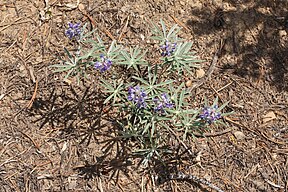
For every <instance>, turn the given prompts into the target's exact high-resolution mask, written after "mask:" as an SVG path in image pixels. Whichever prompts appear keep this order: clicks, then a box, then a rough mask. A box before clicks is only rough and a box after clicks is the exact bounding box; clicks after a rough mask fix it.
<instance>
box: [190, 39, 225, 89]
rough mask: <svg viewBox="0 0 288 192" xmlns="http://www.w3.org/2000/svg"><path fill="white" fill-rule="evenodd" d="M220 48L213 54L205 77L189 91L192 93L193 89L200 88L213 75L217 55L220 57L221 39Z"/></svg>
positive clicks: (221, 41)
mask: <svg viewBox="0 0 288 192" xmlns="http://www.w3.org/2000/svg"><path fill="white" fill-rule="evenodd" d="M219 44H220V47H219V48H218V50H217V51H216V53H215V54H214V57H213V60H212V62H211V65H210V66H209V69H208V71H207V73H206V74H207V75H206V76H204V77H202V78H201V79H200V80H199V81H198V82H196V83H195V84H194V85H193V86H192V87H191V88H190V91H192V90H193V89H195V88H198V87H200V86H201V85H202V84H203V83H204V82H205V81H207V80H208V79H209V78H210V77H211V75H212V73H213V71H214V69H215V66H216V64H217V61H218V58H219V55H220V53H221V50H222V47H223V40H222V39H221V40H220V43H219Z"/></svg>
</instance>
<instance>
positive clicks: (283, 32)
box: [279, 30, 287, 37]
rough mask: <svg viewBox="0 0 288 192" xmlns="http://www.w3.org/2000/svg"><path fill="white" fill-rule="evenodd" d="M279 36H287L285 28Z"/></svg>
mask: <svg viewBox="0 0 288 192" xmlns="http://www.w3.org/2000/svg"><path fill="white" fill-rule="evenodd" d="M279 36H280V37H285V36H287V32H286V31H285V30H280V31H279Z"/></svg>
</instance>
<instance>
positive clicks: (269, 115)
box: [263, 111, 276, 123]
mask: <svg viewBox="0 0 288 192" xmlns="http://www.w3.org/2000/svg"><path fill="white" fill-rule="evenodd" d="M273 119H276V115H275V113H274V112H273V111H269V112H268V113H266V114H265V115H264V116H263V123H267V122H269V121H271V120H273Z"/></svg>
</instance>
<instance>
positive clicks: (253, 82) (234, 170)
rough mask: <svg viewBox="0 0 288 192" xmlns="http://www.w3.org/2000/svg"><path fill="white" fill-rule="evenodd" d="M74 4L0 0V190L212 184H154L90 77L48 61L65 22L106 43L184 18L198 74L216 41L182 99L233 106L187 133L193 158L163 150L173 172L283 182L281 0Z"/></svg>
mask: <svg viewBox="0 0 288 192" xmlns="http://www.w3.org/2000/svg"><path fill="white" fill-rule="evenodd" d="M45 3H46V4H45ZM80 3H81V4H82V5H83V6H84V10H81V11H80V10H79V9H78V7H77V1H76V0H74V1H64V0H50V1H48V0H46V1H44V0H41V1H40V0H35V1H32V0H4V1H3V0H2V1H0V10H1V12H0V66H1V67H0V78H1V79H0V110H1V114H0V191H3V192H4V191H19V192H20V191H27V192H28V191H31V192H34V191H159V192H160V191H212V190H211V189H210V188H209V187H208V186H206V185H203V184H199V183H197V182H193V181H190V180H171V181H165V182H158V183H157V182H156V181H155V178H156V176H158V177H160V176H159V175H161V168H159V167H157V164H155V165H154V166H151V167H150V168H149V169H143V168H141V167H138V166H137V162H138V160H137V159H133V158H130V157H129V158H128V157H126V156H125V152H123V151H125V143H124V144H123V143H122V142H121V141H118V140H115V139H114V135H115V134H116V133H114V132H113V130H112V129H110V128H109V122H108V121H106V120H105V115H103V116H100V115H99V114H103V113H105V112H107V110H103V107H101V99H100V96H99V94H98V92H97V82H96V81H93V80H91V82H86V83H85V84H80V85H79V86H78V85H77V83H75V82H74V80H73V79H71V81H72V83H71V84H70V85H69V83H70V82H68V83H67V82H63V80H62V74H53V73H52V72H51V68H49V66H51V65H52V64H55V63H57V57H63V47H64V46H65V47H68V48H71V47H72V46H71V44H70V43H69V40H68V39H67V38H66V37H65V35H64V31H65V28H66V27H67V22H69V21H81V22H82V23H88V27H89V28H97V29H98V31H99V34H101V37H102V38H103V39H104V40H105V41H107V42H109V41H111V38H116V39H117V38H119V36H120V34H122V39H121V42H122V43H123V44H126V45H127V46H133V45H137V44H139V45H141V46H143V47H145V46H147V47H148V46H153V42H151V41H150V40H149V39H147V38H146V37H148V36H149V34H150V31H149V25H148V24H149V23H148V20H151V21H153V22H158V21H159V20H160V19H161V18H162V19H163V20H164V21H165V22H166V23H167V24H168V25H169V26H172V25H174V24H178V25H180V26H182V27H183V30H182V33H181V36H182V37H184V38H186V39H188V40H191V41H193V42H194V45H193V49H194V50H195V51H196V52H197V53H198V54H199V56H200V58H201V59H204V60H205V62H204V63H203V69H204V70H205V71H207V69H208V67H209V65H210V63H211V61H212V59H213V56H214V54H215V52H216V51H217V50H218V49H219V42H222V45H223V47H222V49H221V55H220V57H219V60H218V62H217V64H216V67H215V69H214V71H213V73H212V76H211V78H210V79H209V80H207V81H205V82H204V84H203V85H202V86H200V87H198V88H197V89H196V90H195V91H194V92H193V93H191V97H193V98H196V100H197V99H198V100H199V101H200V100H202V98H203V97H204V96H206V97H207V98H211V99H214V98H215V97H216V96H218V97H219V98H220V101H221V102H226V101H230V103H229V106H228V108H229V109H230V110H233V111H234V112H235V113H234V114H233V115H232V116H229V119H225V121H226V123H227V127H221V126H219V127H212V129H211V130H210V131H207V133H209V134H210V135H209V134H207V137H204V138H203V137H196V138H194V139H192V138H191V140H190V141H187V144H186V145H187V146H188V147H189V148H190V149H191V151H193V153H195V157H194V158H193V157H188V158H187V154H184V156H183V157H179V158H178V159H174V161H173V162H174V163H175V164H177V169H178V170H181V171H182V172H183V173H185V174H193V175H195V176H198V177H200V178H204V179H206V180H208V181H210V182H211V183H213V184H214V185H216V186H218V187H219V188H221V189H222V190H223V191H288V92H287V91H288V46H287V45H288V35H287V32H288V3H287V0H258V1H256V0H254V1H253V0H241V1H240V0H223V1H220V0H214V1H212V0H211V1H208V0H203V1H201V0H175V1H173V0H107V1H105V0H99V1H96V0H83V1H80ZM87 15H89V16H90V19H89V18H88V17H87ZM126 23H127V25H126ZM125 25H126V26H127V27H125ZM107 113H108V115H109V111H108V112H107ZM108 115H107V114H106V116H108ZM100 117H101V118H100ZM223 130H226V131H225V132H223ZM227 130H228V131H227ZM221 132H222V134H221ZM217 133H218V134H217Z"/></svg>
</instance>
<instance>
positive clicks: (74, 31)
mask: <svg viewBox="0 0 288 192" xmlns="http://www.w3.org/2000/svg"><path fill="white" fill-rule="evenodd" d="M80 26H81V24H80V23H76V24H73V23H70V22H69V23H68V27H69V28H68V29H67V30H66V31H65V35H66V36H67V37H68V38H69V39H72V38H73V37H79V36H80V34H81V29H80Z"/></svg>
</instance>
